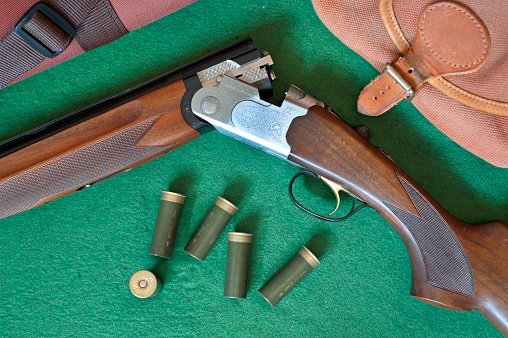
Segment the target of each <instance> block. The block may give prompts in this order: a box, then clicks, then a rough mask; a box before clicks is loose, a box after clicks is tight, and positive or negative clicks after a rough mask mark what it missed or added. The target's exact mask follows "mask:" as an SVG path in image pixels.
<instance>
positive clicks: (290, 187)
mask: <svg viewBox="0 0 508 338" xmlns="http://www.w3.org/2000/svg"><path fill="white" fill-rule="evenodd" d="M302 175H307V176H312V177H314V178H319V175H318V174H316V173H314V172H312V171H308V170H302V171H300V172H298V173H296V174H295V176H293V178H291V181H289V197H291V200H292V201H293V203H294V204H295V205H296V206H297V207H298V208H300V209H301V210H303V211H305V212H306V213H308V214H309V215H312V216H314V217H316V218H319V219H321V220H323V221H328V222H338V221H344V220H346V219H348V218H349V217H351V216H353V214H355V213H356V212H357V211H359V210H360V209H362V208H364V207H368V206H369V205H368V204H367V203H365V202H363V203H362V204H360V205H359V206H357V207H356V208H355V199H354V198H353V206H352V207H351V210H350V211H349V212H348V213H347V215H346V216H343V217H339V218H331V217H326V216H322V215H319V214H316V213H315V212H312V211H310V210H309V209H307V208H305V207H304V206H303V205H301V204H300V203H299V202H298V201H297V200H296V198H295V196H294V195H293V183H294V182H295V180H296V179H297V178H298V177H300V176H302Z"/></svg>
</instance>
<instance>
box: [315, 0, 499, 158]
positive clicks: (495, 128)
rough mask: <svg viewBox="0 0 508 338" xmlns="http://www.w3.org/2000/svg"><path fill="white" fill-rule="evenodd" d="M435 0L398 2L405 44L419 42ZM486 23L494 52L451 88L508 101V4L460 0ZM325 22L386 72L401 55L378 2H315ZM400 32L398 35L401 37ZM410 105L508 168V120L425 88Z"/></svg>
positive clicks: (458, 77) (453, 136)
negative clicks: (417, 38) (419, 28)
mask: <svg viewBox="0 0 508 338" xmlns="http://www.w3.org/2000/svg"><path fill="white" fill-rule="evenodd" d="M433 2H435V0H412V1H407V0H395V1H394V2H393V13H394V17H396V19H397V21H398V24H399V26H400V30H401V32H402V33H403V34H404V35H405V37H406V39H407V41H409V43H410V44H412V43H413V42H414V40H415V35H416V29H417V22H418V17H419V16H420V14H421V13H422V12H423V10H424V9H425V7H427V6H428V5H429V4H430V3H433ZM457 2H458V3H461V4H463V5H465V6H467V7H468V8H470V9H471V10H472V11H473V12H474V13H476V15H477V16H478V17H479V18H480V19H481V20H482V21H483V23H484V24H485V26H486V27H487V29H488V31H489V34H490V41H491V49H490V51H489V55H488V57H487V59H486V61H485V64H484V65H483V66H482V67H481V68H480V69H479V70H478V71H477V72H474V73H470V74H463V75H454V76H448V77H446V80H448V81H450V82H451V83H452V84H453V85H455V86H457V87H459V88H462V89H463V90H465V91H467V92H471V93H473V94H475V95H478V96H480V97H484V98H487V99H490V100H495V101H500V102H502V103H507V98H508V86H506V78H507V77H508V62H506V60H507V55H508V39H506V36H508V16H507V15H505V13H506V9H505V1H504V0H492V1H490V2H489V4H488V6H486V5H485V2H484V1H482V0H460V1H457ZM313 4H314V8H315V10H316V12H317V14H318V16H319V17H320V19H321V20H322V21H323V23H324V24H325V25H326V26H327V27H328V29H330V31H331V32H332V33H333V34H335V35H336V36H337V37H338V38H339V39H340V40H341V41H342V42H344V43H345V44H346V45H348V46H349V47H350V48H351V49H353V50H354V51H355V52H357V53H358V54H360V55H361V56H362V57H363V58H365V59H366V60H367V61H368V62H370V63H371V64H372V65H373V66H374V67H375V68H377V69H378V70H380V71H382V70H383V69H384V64H386V63H391V62H393V61H394V60H396V59H398V57H399V56H400V53H399V51H398V49H397V47H396V46H395V45H394V43H393V42H392V41H391V39H390V36H389V34H388V33H387V31H386V29H385V28H384V25H383V21H382V18H381V15H380V12H379V0H363V1H355V2H351V1H342V0H313ZM397 34H398V33H397ZM412 103H413V104H414V105H415V107H416V108H417V109H418V110H419V111H420V112H421V113H422V114H423V115H424V116H425V117H426V118H427V119H428V120H429V121H430V122H431V123H433V124H434V125H435V126H436V127H437V128H438V129H440V130H441V131H442V132H443V133H445V134H446V135H448V136H449V137H450V138H451V139H453V140H454V141H455V142H457V143H458V144H459V145H461V146H462V147H464V148H465V149H467V150H469V151H470V152H472V153H473V154H475V155H477V156H479V157H480V158H482V159H484V160H486V161H487V162H489V163H492V164H493V165H496V166H499V167H503V168H508V117H503V116H496V115H492V114H489V113H485V112H483V111H479V110H477V109H474V108H472V107H469V106H466V105H464V104H462V103H460V102H458V101H456V100H454V99H452V98H450V97H448V96H447V95H445V94H443V93H442V92H440V91H439V90H437V89H436V88H434V87H432V86H431V85H430V84H428V83H426V84H424V85H423V86H422V87H421V89H420V90H419V91H418V93H417V94H416V95H415V98H414V99H413V101H412Z"/></svg>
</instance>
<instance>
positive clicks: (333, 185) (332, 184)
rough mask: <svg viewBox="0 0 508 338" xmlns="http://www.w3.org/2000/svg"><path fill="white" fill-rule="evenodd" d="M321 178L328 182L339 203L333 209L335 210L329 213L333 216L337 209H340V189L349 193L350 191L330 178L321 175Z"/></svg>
mask: <svg viewBox="0 0 508 338" xmlns="http://www.w3.org/2000/svg"><path fill="white" fill-rule="evenodd" d="M320 178H321V180H322V181H323V182H325V183H326V185H328V186H329V187H330V189H332V191H333V194H334V195H335V199H336V200H337V205H336V206H335V209H333V211H332V212H331V213H329V214H328V216H331V215H333V214H334V213H335V211H337V209H339V205H340V196H339V191H340V190H342V191H345V192H347V193H349V192H348V191H347V190H346V189H344V188H343V187H342V186H340V185H339V184H337V183H335V182H332V181H330V180H329V179H327V178H324V177H323V176H321V177H320Z"/></svg>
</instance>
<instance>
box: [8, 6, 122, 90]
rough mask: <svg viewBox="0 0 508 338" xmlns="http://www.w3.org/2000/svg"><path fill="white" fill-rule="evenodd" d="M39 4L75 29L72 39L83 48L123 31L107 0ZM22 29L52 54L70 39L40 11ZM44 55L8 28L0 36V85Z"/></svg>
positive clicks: (98, 43) (106, 41) (58, 50)
mask: <svg viewBox="0 0 508 338" xmlns="http://www.w3.org/2000/svg"><path fill="white" fill-rule="evenodd" d="M41 3H44V4H46V5H48V6H49V7H50V8H51V9H52V10H54V11H55V12H57V13H58V14H59V16H60V17H61V18H63V19H64V20H65V21H66V22H67V23H68V24H70V25H71V26H72V27H73V28H74V29H75V31H76V37H75V38H76V41H77V42H78V43H79V45H80V46H81V48H82V49H83V50H84V51H88V50H91V49H94V48H97V47H99V46H102V45H104V44H107V43H109V42H111V41H113V40H116V39H118V38H119V37H121V36H123V35H125V34H127V30H126V29H125V28H124V26H123V25H122V23H121V22H120V19H119V18H118V16H117V15H116V13H115V11H114V10H113V8H112V7H111V5H110V3H109V1H108V0H45V1H42V2H41ZM27 13H28V12H27ZM22 29H23V31H25V32H27V33H28V34H29V35H30V36H31V37H33V38H34V39H35V40H36V41H38V43H40V44H41V45H43V46H44V47H45V48H46V49H48V50H49V51H51V52H55V53H60V52H62V51H63V50H65V48H66V47H67V46H68V45H69V43H70V40H71V39H72V36H70V35H69V33H68V32H66V31H65V30H64V29H62V27H60V26H59V25H58V23H56V22H55V21H54V20H53V19H52V18H50V17H48V16H47V15H45V14H44V13H43V12H42V11H37V12H36V13H35V14H34V15H33V16H32V17H31V18H30V20H29V21H27V22H26V23H25V24H24V26H23V27H22ZM45 58H46V57H45V56H44V55H43V54H42V53H41V52H40V51H38V50H37V49H36V48H34V47H33V45H31V44H30V43H29V42H27V40H26V39H25V38H23V37H21V36H20V35H19V34H17V33H16V31H15V29H14V28H12V29H10V30H9V31H8V32H7V33H6V34H5V35H4V36H3V37H2V38H1V39H0V60H1V62H0V88H2V87H4V86H5V85H7V84H8V83H9V82H11V81H12V80H13V79H15V78H16V77H18V76H19V75H21V74H23V73H24V72H27V71H29V70H30V69H32V68H34V67H36V66H37V65H38V64H39V63H41V62H42V61H43V60H44V59H45Z"/></svg>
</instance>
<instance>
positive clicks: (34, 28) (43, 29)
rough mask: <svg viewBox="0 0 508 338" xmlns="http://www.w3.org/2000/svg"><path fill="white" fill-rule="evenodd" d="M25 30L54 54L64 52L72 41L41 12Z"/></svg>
mask: <svg viewBox="0 0 508 338" xmlns="http://www.w3.org/2000/svg"><path fill="white" fill-rule="evenodd" d="M23 29H24V30H25V31H27V32H28V33H29V34H30V35H31V36H33V37H34V38H35V39H36V40H37V41H39V42H41V43H42V44H43V45H45V46H46V47H48V48H49V50H51V51H52V52H53V53H54V52H58V51H62V50H64V49H65V47H67V45H68V44H69V40H70V39H71V37H70V35H69V34H67V33H66V32H65V31H64V30H62V29H61V28H60V27H58V26H57V25H55V23H54V22H53V21H52V20H51V19H50V18H48V17H47V16H46V15H44V13H42V12H40V11H39V12H37V13H35V15H34V16H33V17H32V19H30V20H29V21H28V22H27V23H26V24H25V25H24V26H23Z"/></svg>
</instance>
